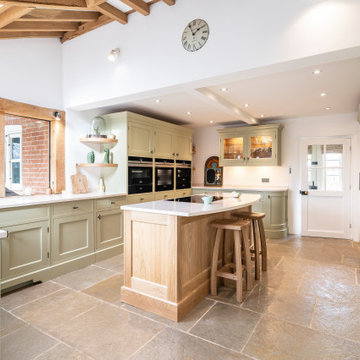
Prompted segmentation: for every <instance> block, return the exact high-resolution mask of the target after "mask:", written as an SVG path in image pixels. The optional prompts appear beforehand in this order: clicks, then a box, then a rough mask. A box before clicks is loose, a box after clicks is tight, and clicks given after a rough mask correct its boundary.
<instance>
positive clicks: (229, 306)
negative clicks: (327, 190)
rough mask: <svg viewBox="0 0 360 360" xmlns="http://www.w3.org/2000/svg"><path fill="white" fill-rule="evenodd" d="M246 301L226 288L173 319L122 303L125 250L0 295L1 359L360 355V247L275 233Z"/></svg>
mask: <svg viewBox="0 0 360 360" xmlns="http://www.w3.org/2000/svg"><path fill="white" fill-rule="evenodd" d="M268 248H269V270H268V272H266V273H262V278H261V280H260V281H258V282H257V283H256V285H255V286H254V288H253V289H252V290H251V291H249V292H246V293H245V298H244V302H243V303H242V304H238V303H236V301H235V290H234V289H232V288H226V287H222V288H220V289H219V292H218V296H216V297H211V296H208V298H206V299H204V300H203V301H202V302H201V303H200V304H199V305H198V306H197V307H196V308H194V309H193V310H192V311H191V312H190V313H189V314H188V315H187V316H186V318H185V319H184V320H183V321H181V322H179V323H173V322H171V321H169V320H165V319H163V318H161V317H159V316H156V315H153V314H150V313H147V312H145V311H142V310H138V309H136V308H134V307H132V306H129V305H126V304H124V303H121V299H120V287H121V285H122V283H123V258H122V256H121V255H119V256H115V257H113V258H111V259H108V260H105V261H102V262H99V263H96V264H94V265H91V266H89V267H87V268H84V269H81V270H78V271H74V272H72V273H69V274H66V275H63V276H60V277H58V278H56V279H54V280H52V281H48V282H46V283H43V284H40V285H36V286H33V287H30V288H26V289H23V290H20V291H17V292H14V293H12V294H9V295H5V296H3V297H2V298H1V359H2V360H28V359H37V360H60V359H61V360H67V359H69V360H70V359H71V360H80V359H82V360H91V359H92V360H112V359H114V360H121V359H132V360H150V359H151V360H152V359H156V360H178V359H179V360H180V359H181V360H182V359H186V360H190V359H191V360H192V359H196V360H205V359H206V360H215V359H221V360H228V359H234V360H235V359H240V360H245V359H259V360H268V359H269V360H272V359H274V360H275V359H276V360H279V359H280V360H281V359H301V360H303V359H306V360H308V359H314V360H315V359H316V360H318V359H354V360H355V359H357V360H358V359H360V246H359V245H358V244H357V243H352V242H351V241H347V240H334V239H323V238H316V239H315V238H300V237H289V238H287V239H285V240H269V241H268Z"/></svg>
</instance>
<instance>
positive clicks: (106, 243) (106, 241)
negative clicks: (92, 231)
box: [95, 210, 123, 250]
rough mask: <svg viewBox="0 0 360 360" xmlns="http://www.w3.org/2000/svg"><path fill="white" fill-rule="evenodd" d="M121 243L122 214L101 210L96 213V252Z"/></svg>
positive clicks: (117, 211) (115, 211) (119, 211)
mask: <svg viewBox="0 0 360 360" xmlns="http://www.w3.org/2000/svg"><path fill="white" fill-rule="evenodd" d="M122 241H123V212H122V211H121V210H103V211H98V212H97V213H96V243H95V248H96V250H102V249H106V248H108V247H111V246H115V245H120V244H121V243H122Z"/></svg>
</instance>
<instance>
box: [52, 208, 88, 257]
mask: <svg viewBox="0 0 360 360" xmlns="http://www.w3.org/2000/svg"><path fill="white" fill-rule="evenodd" d="M93 251H94V225H93V213H88V214H80V215H75V216H66V217H60V218H56V219H54V220H53V236H52V239H51V261H52V263H53V264H57V263H60V262H63V261H65V260H70V259H74V258H77V257H79V256H82V255H86V254H90V253H92V252H93Z"/></svg>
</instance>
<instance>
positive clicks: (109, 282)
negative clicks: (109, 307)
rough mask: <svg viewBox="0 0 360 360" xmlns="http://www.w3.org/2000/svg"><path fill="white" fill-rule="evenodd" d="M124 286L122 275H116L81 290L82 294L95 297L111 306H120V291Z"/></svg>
mask: <svg viewBox="0 0 360 360" xmlns="http://www.w3.org/2000/svg"><path fill="white" fill-rule="evenodd" d="M123 285H124V275H123V274H117V275H114V276H112V277H111V278H109V279H106V280H103V281H100V282H99V283H97V284H95V285H93V286H91V287H89V288H87V289H85V290H83V292H84V293H86V294H88V295H91V296H95V297H96V298H98V299H101V300H103V301H107V302H110V303H112V304H115V305H118V306H120V305H121V296H120V289H121V286H123Z"/></svg>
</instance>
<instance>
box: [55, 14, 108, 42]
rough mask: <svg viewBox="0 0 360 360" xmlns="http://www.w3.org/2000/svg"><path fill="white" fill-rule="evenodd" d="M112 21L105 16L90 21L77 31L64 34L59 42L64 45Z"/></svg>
mask: <svg viewBox="0 0 360 360" xmlns="http://www.w3.org/2000/svg"><path fill="white" fill-rule="evenodd" d="M112 21H114V20H113V19H111V18H109V17H108V16H106V15H101V16H100V17H99V18H98V19H97V20H96V21H91V22H88V23H86V24H83V25H80V26H79V27H78V29H77V30H75V31H69V32H66V33H65V34H64V35H63V36H62V38H61V42H62V43H64V42H65V41H68V40H71V39H74V38H76V37H78V36H80V35H83V34H86V33H87V32H89V31H92V30H95V29H97V28H98V27H101V26H104V25H106V24H109V23H111V22H112Z"/></svg>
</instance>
